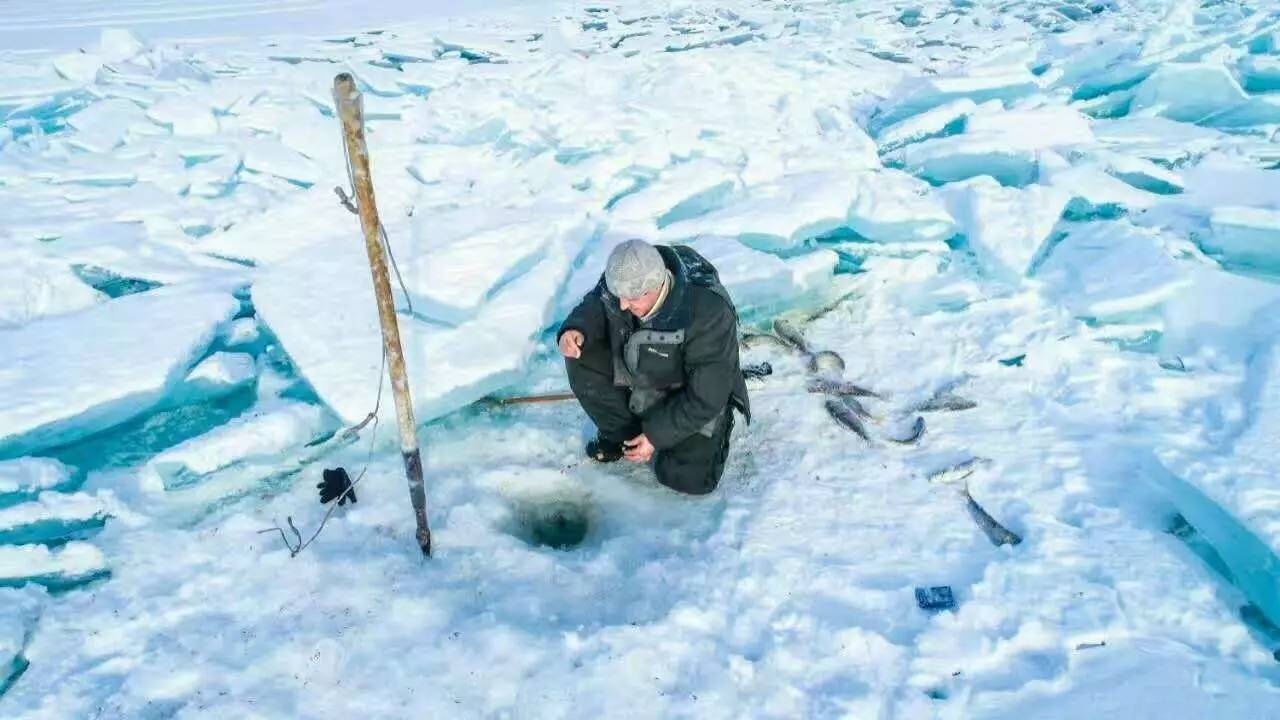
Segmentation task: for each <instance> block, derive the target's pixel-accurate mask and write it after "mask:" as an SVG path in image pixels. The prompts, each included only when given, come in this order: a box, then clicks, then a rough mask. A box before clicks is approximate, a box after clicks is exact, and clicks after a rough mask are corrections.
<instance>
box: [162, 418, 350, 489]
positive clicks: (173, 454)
mask: <svg viewBox="0 0 1280 720" xmlns="http://www.w3.org/2000/svg"><path fill="white" fill-rule="evenodd" d="M337 427H338V420H337V418H335V417H334V416H333V415H332V414H330V413H329V412H327V411H326V410H325V409H324V408H322V407H319V406H316V405H309V404H306V403H301V402H294V401H282V402H274V401H273V402H270V403H268V404H266V405H264V406H258V407H255V408H253V409H251V410H250V411H249V412H247V413H245V414H244V415H241V416H240V417H237V418H235V419H234V420H231V421H230V422H228V423H226V424H225V425H222V426H220V427H217V428H215V429H213V430H211V431H209V432H207V433H205V434H204V435H199V436H197V437H194V438H191V439H190V440H187V441H185V442H183V443H181V444H179V445H176V446H174V447H172V448H169V449H168V450H165V451H164V452H162V453H160V454H159V455H156V456H155V457H154V458H152V459H151V460H150V461H149V462H148V463H147V465H146V468H145V469H144V471H143V473H144V475H145V476H149V478H150V479H148V478H147V477H144V483H145V484H146V485H148V486H149V487H150V488H151V489H152V490H171V489H174V488H178V487H183V486H186V485H189V484H192V483H194V482H197V481H199V479H200V478H201V477H202V476H205V475H208V474H210V473H212V472H215V471H218V470H221V469H223V468H225V467H229V466H231V465H234V464H236V463H239V462H243V461H246V460H251V459H254V458H263V457H268V456H275V455H280V454H282V453H286V452H288V451H290V450H296V449H298V448H301V447H302V446H304V445H306V444H307V443H309V442H311V441H313V440H315V439H316V438H318V437H321V436H323V435H324V434H325V433H330V432H333V431H334V430H336V429H337Z"/></svg>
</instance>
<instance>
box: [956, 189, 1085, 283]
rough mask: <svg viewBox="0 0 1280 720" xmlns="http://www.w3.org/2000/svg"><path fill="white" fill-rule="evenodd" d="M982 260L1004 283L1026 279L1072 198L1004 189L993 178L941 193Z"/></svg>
mask: <svg viewBox="0 0 1280 720" xmlns="http://www.w3.org/2000/svg"><path fill="white" fill-rule="evenodd" d="M940 192H941V194H942V196H943V197H944V198H946V201H947V207H948V208H949V209H950V210H951V214H952V215H954V216H955V218H956V220H957V222H959V224H960V229H961V232H962V233H964V235H965V237H966V238H967V239H968V243H969V248H970V249H971V250H972V251H973V254H974V255H975V256H976V257H977V258H978V260H979V261H980V262H981V263H982V264H983V266H984V267H986V268H987V269H988V270H990V271H991V272H992V274H993V275H995V276H996V277H999V278H1002V279H1006V280H1009V279H1017V278H1021V277H1023V276H1024V275H1026V274H1027V272H1028V271H1029V270H1030V269H1031V267H1032V263H1033V262H1034V261H1035V259H1036V257H1037V255H1038V254H1039V253H1040V249H1041V247H1042V246H1043V245H1044V242H1045V240H1046V239H1047V238H1048V237H1049V233H1051V232H1052V231H1053V226H1054V225H1055V224H1056V223H1057V222H1058V219H1059V218H1060V217H1062V211H1063V209H1064V208H1065V207H1066V205H1067V201H1068V200H1069V199H1070V195H1069V194H1068V193H1066V192H1064V191H1062V190H1059V189H1054V188H1048V187H1045V186H1043V185H1032V186H1030V187H1027V188H1022V189H1018V188H1006V187H1002V186H1001V185H1000V184H999V183H997V182H996V181H995V180H993V179H991V178H989V177H977V178H974V179H972V180H968V181H966V182H963V183H956V184H953V185H948V186H946V187H944V188H942V190H941V191H940Z"/></svg>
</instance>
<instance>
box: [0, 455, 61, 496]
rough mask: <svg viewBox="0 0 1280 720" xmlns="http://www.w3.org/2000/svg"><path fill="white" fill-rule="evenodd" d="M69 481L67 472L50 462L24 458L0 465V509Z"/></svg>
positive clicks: (55, 461) (54, 488)
mask: <svg viewBox="0 0 1280 720" xmlns="http://www.w3.org/2000/svg"><path fill="white" fill-rule="evenodd" d="M71 481H72V474H71V468H69V467H67V466H66V465H63V464H62V463H60V462H58V461H57V460H54V459H53V458H42V457H24V458H17V459H16V460H4V461H0V506H3V505H5V504H7V503H10V502H12V501H14V500H21V499H24V498H28V497H35V496H36V495H38V494H40V493H41V492H44V491H46V490H57V489H60V488H64V487H66V486H67V485H69V484H70V483H71Z"/></svg>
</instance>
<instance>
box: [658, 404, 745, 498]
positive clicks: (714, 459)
mask: <svg viewBox="0 0 1280 720" xmlns="http://www.w3.org/2000/svg"><path fill="white" fill-rule="evenodd" d="M732 432H733V418H732V416H730V417H729V418H728V420H727V422H726V423H725V426H724V427H722V428H721V430H720V432H718V433H716V434H715V436H713V437H710V438H708V437H706V436H703V435H694V436H693V437H691V438H689V439H687V440H685V441H684V442H682V443H680V444H679V445H677V446H675V447H674V448H671V449H670V450H663V451H659V452H658V455H657V459H656V460H655V461H654V468H653V469H654V474H655V475H657V477H658V482H660V483H662V484H663V485H666V486H667V487H669V488H671V489H672V490H675V491H676V492H682V493H685V494H686V495H706V494H708V493H710V492H712V491H714V490H715V489H716V486H718V485H719V484H720V478H721V477H722V476H723V475H724V466H725V461H726V460H727V459H728V455H729V435H730V434H731V433H732Z"/></svg>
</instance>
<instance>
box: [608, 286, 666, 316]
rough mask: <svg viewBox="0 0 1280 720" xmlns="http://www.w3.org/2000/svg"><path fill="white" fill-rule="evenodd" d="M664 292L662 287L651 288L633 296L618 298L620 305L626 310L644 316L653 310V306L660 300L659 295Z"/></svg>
mask: <svg viewBox="0 0 1280 720" xmlns="http://www.w3.org/2000/svg"><path fill="white" fill-rule="evenodd" d="M660 294H662V288H658V289H657V290H650V291H649V292H647V293H645V294H643V295H641V296H639V297H633V298H624V297H620V298H618V305H619V306H620V307H621V308H622V309H623V311H625V312H629V313H631V314H632V315H635V316H636V317H638V318H642V317H644V316H645V315H648V314H649V311H651V310H653V306H654V304H655V303H657V302H658V295H660Z"/></svg>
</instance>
